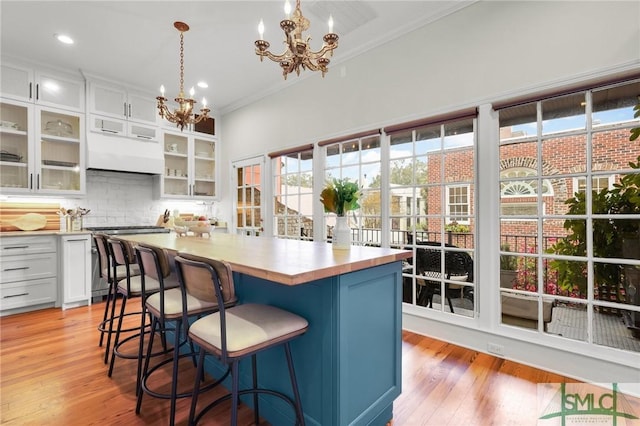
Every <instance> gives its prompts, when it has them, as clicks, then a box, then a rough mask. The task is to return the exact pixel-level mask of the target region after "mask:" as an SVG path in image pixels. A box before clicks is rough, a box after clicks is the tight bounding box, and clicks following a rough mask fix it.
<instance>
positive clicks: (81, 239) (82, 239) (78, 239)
mask: <svg viewBox="0 0 640 426" xmlns="http://www.w3.org/2000/svg"><path fill="white" fill-rule="evenodd" d="M69 241H86V240H85V239H84V238H76V239H73V240H67V242H69Z"/></svg>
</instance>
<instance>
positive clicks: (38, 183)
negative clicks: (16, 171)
mask: <svg viewBox="0 0 640 426" xmlns="http://www.w3.org/2000/svg"><path fill="white" fill-rule="evenodd" d="M36 176H37V178H36V182H37V186H36V189H40V173H38V174H37V175H36Z"/></svg>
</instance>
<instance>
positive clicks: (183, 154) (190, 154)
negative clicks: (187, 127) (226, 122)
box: [160, 132, 217, 198]
mask: <svg viewBox="0 0 640 426" xmlns="http://www.w3.org/2000/svg"><path fill="white" fill-rule="evenodd" d="M163 141H164V164H165V170H164V174H163V175H162V176H161V177H160V180H161V182H160V196H161V197H164V198H207V197H215V196H216V195H217V191H216V158H217V157H216V140H215V139H214V138H210V137H205V136H201V135H196V134H191V133H173V132H165V133H164V140H163Z"/></svg>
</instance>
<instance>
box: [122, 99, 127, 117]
mask: <svg viewBox="0 0 640 426" xmlns="http://www.w3.org/2000/svg"><path fill="white" fill-rule="evenodd" d="M122 108H123V109H124V116H125V117H126V116H127V103H126V102H124V103H123V104H122Z"/></svg>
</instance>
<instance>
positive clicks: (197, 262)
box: [176, 253, 309, 426]
mask: <svg viewBox="0 0 640 426" xmlns="http://www.w3.org/2000/svg"><path fill="white" fill-rule="evenodd" d="M176 269H177V272H178V279H179V280H180V283H181V288H182V289H183V291H190V289H194V290H193V291H202V288H203V285H206V286H208V287H209V288H211V287H213V289H214V291H215V293H216V297H217V298H218V300H222V299H223V292H222V289H224V288H233V286H234V283H233V275H232V272H231V267H230V266H229V264H228V263H226V262H223V261H218V260H213V259H207V258H202V257H198V256H194V255H190V254H186V253H178V256H177V257H176ZM195 289H198V290H195ZM185 323H186V320H185ZM308 326H309V324H308V322H307V320H306V319H304V318H302V317H300V316H298V315H295V314H293V313H291V312H288V311H285V310H283V309H280V308H276V307H274V306H270V305H262V304H244V305H237V306H234V307H231V308H226V307H225V306H224V305H220V310H219V311H218V312H216V313H213V314H209V315H207V316H205V317H203V318H201V319H199V320H196V321H195V322H194V323H193V324H191V326H190V327H189V331H188V335H189V338H191V340H193V342H194V343H196V344H197V345H198V346H200V350H199V353H198V371H197V375H196V378H195V382H194V388H193V398H192V400H191V409H190V412H189V424H190V425H195V424H196V423H197V422H198V421H199V420H200V419H201V418H202V416H203V415H204V414H205V413H206V412H207V411H209V410H210V409H211V408H213V407H215V406H216V405H218V404H219V403H220V402H222V401H225V400H227V399H229V398H231V425H233V426H236V425H237V421H238V404H239V397H240V395H245V394H252V395H253V410H254V421H255V423H256V424H258V423H259V417H260V414H259V406H258V405H259V404H258V394H260V393H262V394H268V395H272V396H276V397H278V398H281V399H283V400H284V401H285V402H287V403H289V404H290V405H291V406H292V408H293V410H294V413H295V418H296V424H297V425H304V423H305V422H304V414H303V411H302V403H301V401H300V393H299V391H298V384H297V381H296V376H295V371H294V366H293V359H292V357H291V348H290V346H289V342H290V341H291V340H293V339H295V338H296V337H298V336H300V335H302V334H303V333H305V332H306V331H307V328H308ZM275 346H282V347H283V349H284V352H285V355H286V359H287V366H288V370H289V377H290V380H291V387H292V390H293V399H292V398H291V397H289V396H287V395H285V394H284V393H282V392H279V391H275V390H271V389H265V388H260V387H259V386H258V365H257V357H256V355H257V354H258V353H259V352H261V351H264V350H266V349H269V348H272V347H275ZM206 354H212V355H214V356H215V357H216V358H218V359H219V360H220V361H221V362H222V363H223V364H226V365H227V366H229V367H231V380H232V385H231V393H230V394H227V395H225V396H223V397H221V398H218V399H216V400H215V401H213V402H212V403H210V404H209V405H207V406H206V407H205V408H203V409H202V410H201V411H200V413H199V414H198V415H197V416H196V413H195V411H196V406H197V403H198V395H199V392H200V382H201V380H202V377H203V369H204V360H205V355H206ZM247 357H251V366H252V387H251V388H248V389H242V390H241V389H239V363H240V360H242V359H244V358H247Z"/></svg>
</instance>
